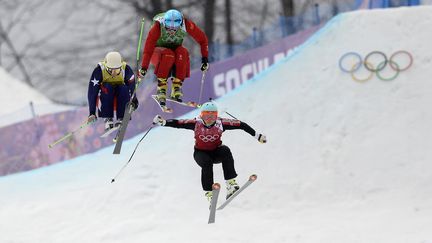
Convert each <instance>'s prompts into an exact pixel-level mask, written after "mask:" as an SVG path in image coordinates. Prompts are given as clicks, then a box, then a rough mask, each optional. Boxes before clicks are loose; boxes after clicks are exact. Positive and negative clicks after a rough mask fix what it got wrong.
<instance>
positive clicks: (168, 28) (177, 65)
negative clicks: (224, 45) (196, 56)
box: [139, 9, 209, 105]
mask: <svg viewBox="0 0 432 243" xmlns="http://www.w3.org/2000/svg"><path fill="white" fill-rule="evenodd" d="M186 34H189V35H190V36H192V38H193V39H194V40H195V41H196V42H197V43H198V44H199V45H200V47H201V57H202V58H201V61H202V64H201V71H207V69H208V68H209V64H208V40H207V36H206V34H205V33H204V32H203V31H202V30H201V29H200V28H199V27H198V26H197V25H196V24H195V23H194V22H192V21H191V20H190V19H188V18H185V17H184V16H183V15H182V14H181V13H180V12H179V11H178V10H175V9H171V10H168V11H167V12H165V13H160V14H158V15H156V16H155V17H154V18H153V25H152V27H151V28H150V31H149V33H148V35H147V40H146V43H145V46H144V51H143V58H142V63H141V69H140V70H139V75H140V76H141V77H143V76H144V75H145V74H146V73H147V69H148V67H149V64H150V61H152V64H153V65H154V66H155V70H154V73H155V75H156V77H157V79H158V86H157V99H158V101H159V103H160V104H161V105H165V104H166V103H165V102H166V92H167V86H168V85H167V79H168V77H169V75H170V72H171V70H172V69H173V67H174V69H173V70H174V80H173V81H172V87H171V95H170V96H171V98H172V99H174V100H177V101H179V102H182V96H183V92H182V84H183V81H184V80H185V78H187V77H189V76H190V61H189V52H188V50H187V49H186V48H185V47H184V46H183V45H182V43H183V39H184V38H185V36H186ZM153 62H156V63H153Z"/></svg>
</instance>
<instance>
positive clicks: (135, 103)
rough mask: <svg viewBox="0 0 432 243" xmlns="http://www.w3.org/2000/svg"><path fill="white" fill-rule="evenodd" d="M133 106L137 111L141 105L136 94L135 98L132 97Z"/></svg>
mask: <svg viewBox="0 0 432 243" xmlns="http://www.w3.org/2000/svg"><path fill="white" fill-rule="evenodd" d="M131 105H132V108H133V110H134V111H135V110H136V109H138V106H139V102H138V99H137V97H136V96H134V97H133V98H132V104H131Z"/></svg>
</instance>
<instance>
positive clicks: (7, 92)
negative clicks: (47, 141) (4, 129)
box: [0, 67, 75, 127]
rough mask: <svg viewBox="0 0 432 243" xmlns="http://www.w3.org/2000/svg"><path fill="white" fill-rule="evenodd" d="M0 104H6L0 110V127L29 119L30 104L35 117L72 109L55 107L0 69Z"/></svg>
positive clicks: (38, 93)
mask: <svg viewBox="0 0 432 243" xmlns="http://www.w3.org/2000/svg"><path fill="white" fill-rule="evenodd" d="M0 87H3V88H4V89H3V92H2V94H1V95H0V103H1V104H6V105H3V106H2V109H0V127H1V126H5V125H9V124H13V123H16V122H19V121H22V120H27V119H31V118H32V117H33V113H32V110H31V107H30V102H32V103H33V109H34V112H35V114H36V115H43V114H47V113H53V112H59V111H64V110H68V109H74V108H75V107H73V106H65V105H56V104H54V103H53V102H51V101H50V100H49V99H48V98H46V97H45V96H44V95H43V94H41V93H40V92H38V91H37V90H35V89H33V88H31V87H29V86H28V85H26V84H24V83H23V82H22V81H20V80H18V79H16V78H15V77H13V76H12V75H10V74H9V73H8V72H6V70H4V69H3V68H2V67H0Z"/></svg>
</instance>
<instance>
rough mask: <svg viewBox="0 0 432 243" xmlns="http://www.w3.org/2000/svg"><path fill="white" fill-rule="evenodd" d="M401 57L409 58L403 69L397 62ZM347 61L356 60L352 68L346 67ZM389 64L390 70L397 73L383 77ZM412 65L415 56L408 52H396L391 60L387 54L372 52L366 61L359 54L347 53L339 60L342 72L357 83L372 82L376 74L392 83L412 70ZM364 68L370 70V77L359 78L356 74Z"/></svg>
mask: <svg viewBox="0 0 432 243" xmlns="http://www.w3.org/2000/svg"><path fill="white" fill-rule="evenodd" d="M401 56H406V57H407V58H408V62H407V64H405V63H406V61H405V62H403V64H402V65H403V67H401V65H400V64H399V63H398V62H396V59H398V58H397V57H399V59H400V57H401ZM377 57H379V58H380V59H382V60H381V61H379V62H378V61H377ZM346 60H350V62H353V61H352V60H354V64H352V65H351V67H350V68H347V67H346V63H347V61H346ZM399 62H400V61H399ZM344 63H345V65H344ZM374 63H378V65H374ZM387 64H389V66H390V68H391V69H392V70H393V71H395V74H393V75H392V76H389V77H383V75H382V74H381V72H383V71H384V69H385V68H386V66H387ZM412 64H413V56H412V55H411V53H409V52H408V51H405V50H399V51H396V52H395V53H393V54H392V55H391V56H390V58H387V56H386V54H385V53H383V52H381V51H372V52H370V53H369V54H367V55H366V57H365V58H364V60H363V59H362V57H361V55H360V54H358V53H357V52H347V53H345V54H344V55H342V56H341V57H340V59H339V68H340V70H341V71H343V72H346V73H350V74H351V78H352V79H353V80H354V81H357V82H366V81H368V80H370V79H371V78H372V77H373V74H374V73H376V74H377V77H378V78H379V79H380V80H383V81H391V80H394V79H396V78H397V77H398V76H399V73H400V72H402V71H405V70H407V69H408V68H410V67H411V66H412ZM362 66H363V67H364V68H365V69H366V70H368V71H369V72H370V73H369V75H368V76H366V77H364V78H359V77H358V76H356V75H355V74H354V73H355V72H357V71H358V70H359V69H360V68H361V67H362ZM375 67H376V68H375Z"/></svg>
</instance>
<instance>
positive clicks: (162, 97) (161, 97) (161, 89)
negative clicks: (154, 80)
mask: <svg viewBox="0 0 432 243" xmlns="http://www.w3.org/2000/svg"><path fill="white" fill-rule="evenodd" d="M166 90H167V80H166V78H158V86H157V93H156V97H157V100H158V102H159V104H160V106H166Z"/></svg>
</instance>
